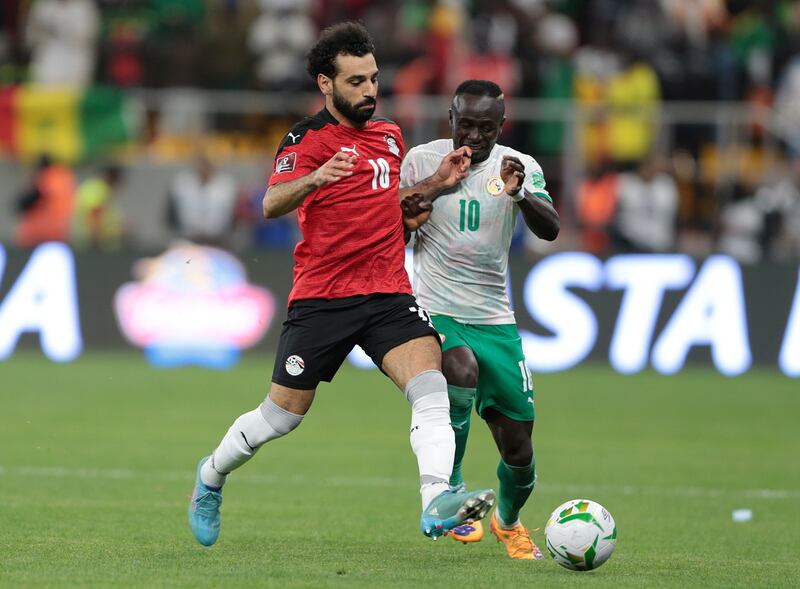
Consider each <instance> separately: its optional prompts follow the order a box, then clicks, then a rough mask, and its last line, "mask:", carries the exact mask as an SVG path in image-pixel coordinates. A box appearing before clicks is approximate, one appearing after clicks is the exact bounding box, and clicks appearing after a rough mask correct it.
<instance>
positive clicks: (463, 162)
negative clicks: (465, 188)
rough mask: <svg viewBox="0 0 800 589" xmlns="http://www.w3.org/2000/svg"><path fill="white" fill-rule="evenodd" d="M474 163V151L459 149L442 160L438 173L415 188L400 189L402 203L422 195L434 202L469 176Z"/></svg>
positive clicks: (464, 147)
mask: <svg viewBox="0 0 800 589" xmlns="http://www.w3.org/2000/svg"><path fill="white" fill-rule="evenodd" d="M471 163H472V150H471V149H470V148H469V147H467V146H463V147H459V148H458V149H455V150H453V151H451V152H450V153H448V154H447V155H446V156H444V157H443V158H442V162H441V163H440V164H439V167H438V168H437V170H436V172H434V173H433V174H432V175H431V176H429V177H428V178H425V179H424V180H421V181H419V182H417V183H416V184H414V185H413V186H406V187H405V188H401V189H400V201H401V202H402V201H404V200H405V199H406V198H407V197H409V196H412V195H414V194H420V195H422V197H423V198H424V199H427V200H429V201H430V202H433V201H434V200H436V197H438V196H439V193H440V192H442V191H443V190H447V189H448V188H452V187H453V186H455V185H456V184H458V183H459V182H461V181H462V180H463V179H464V178H466V177H467V176H468V175H469V166H470V164H471Z"/></svg>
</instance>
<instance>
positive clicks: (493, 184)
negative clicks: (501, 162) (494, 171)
mask: <svg viewBox="0 0 800 589" xmlns="http://www.w3.org/2000/svg"><path fill="white" fill-rule="evenodd" d="M505 187H506V184H505V182H503V179H502V178H501V177H500V176H492V177H491V178H489V181H488V182H487V183H486V192H488V193H489V194H491V195H492V196H500V195H501V194H503V189H504V188H505Z"/></svg>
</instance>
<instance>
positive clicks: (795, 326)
mask: <svg viewBox="0 0 800 589" xmlns="http://www.w3.org/2000/svg"><path fill="white" fill-rule="evenodd" d="M778 364H779V365H780V367H781V370H782V371H783V373H784V374H785V375H786V376H794V377H798V376H800V270H798V272H797V286H796V287H795V291H794V300H793V301H792V310H791V311H790V312H789V321H787V323H786V333H785V334H784V335H783V344H781V354H780V357H779V358H778Z"/></svg>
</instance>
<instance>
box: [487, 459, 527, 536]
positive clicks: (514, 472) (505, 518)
mask: <svg viewBox="0 0 800 589" xmlns="http://www.w3.org/2000/svg"><path fill="white" fill-rule="evenodd" d="M497 478H498V479H500V496H499V498H498V502H497V514H498V515H499V516H500V523H503V524H507V525H511V524H513V523H514V522H516V521H517V520H518V519H519V511H520V509H522V506H523V505H525V502H526V501H527V500H528V497H530V495H531V493H532V492H533V486H534V485H535V484H536V457H534V458H533V460H532V461H531V463H530V464H529V465H528V466H511V465H509V464H506V463H505V462H503V461H502V460H500V464H498V465H497Z"/></svg>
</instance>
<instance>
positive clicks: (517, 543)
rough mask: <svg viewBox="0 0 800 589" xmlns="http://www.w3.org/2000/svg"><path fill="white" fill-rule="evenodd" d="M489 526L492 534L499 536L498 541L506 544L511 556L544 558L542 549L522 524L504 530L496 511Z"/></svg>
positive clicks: (517, 557)
mask: <svg viewBox="0 0 800 589" xmlns="http://www.w3.org/2000/svg"><path fill="white" fill-rule="evenodd" d="M489 528H490V529H491V531H492V534H494V535H495V536H497V541H498V542H502V543H503V544H504V545H505V547H506V552H508V556H510V557H511V558H516V559H519V560H540V559H542V558H544V555H543V554H542V551H541V550H539V547H538V546H536V544H534V543H533V540H531V536H530V534H529V533H528V529H527V528H526V527H525V526H523V525H522V524H518V525H516V526H514V527H513V528H511V529H510V530H504V529H503V528H501V527H500V524H499V523H498V521H497V512H496V511H495V512H494V514H493V515H492V521H491V522H490V524H489Z"/></svg>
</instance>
